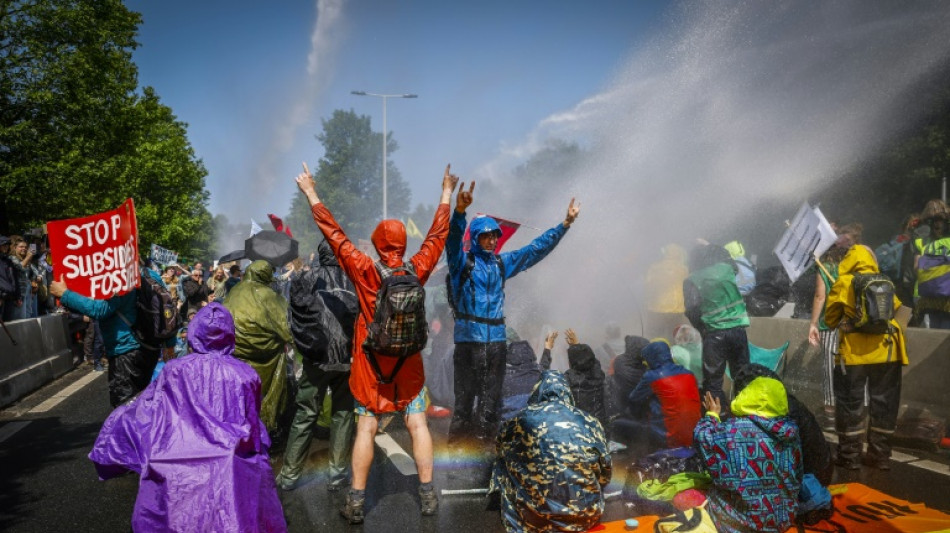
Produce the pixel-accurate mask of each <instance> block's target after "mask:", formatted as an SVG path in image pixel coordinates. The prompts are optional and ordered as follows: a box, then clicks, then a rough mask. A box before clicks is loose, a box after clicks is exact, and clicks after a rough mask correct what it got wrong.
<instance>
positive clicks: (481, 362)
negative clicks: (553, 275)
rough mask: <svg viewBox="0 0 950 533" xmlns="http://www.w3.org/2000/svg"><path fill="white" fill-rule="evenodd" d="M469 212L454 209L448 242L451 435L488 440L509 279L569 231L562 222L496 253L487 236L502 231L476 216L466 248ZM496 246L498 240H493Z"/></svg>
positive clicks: (497, 398)
mask: <svg viewBox="0 0 950 533" xmlns="http://www.w3.org/2000/svg"><path fill="white" fill-rule="evenodd" d="M465 222H466V221H465V213H464V212H461V213H460V212H459V211H458V209H457V208H456V210H455V211H454V212H453V213H452V220H451V223H450V225H449V235H448V240H447V241H446V246H445V248H446V257H447V260H448V266H449V280H448V281H449V287H448V288H449V291H450V294H451V295H452V300H451V301H452V302H453V304H454V311H455V353H454V354H453V362H454V367H455V368H454V380H453V381H454V384H455V410H454V413H453V415H452V423H451V425H450V427H449V440H450V441H457V440H458V439H460V438H466V437H476V438H482V439H486V440H487V439H490V438H491V437H492V436H494V434H495V432H496V429H497V423H498V409H499V406H500V403H501V387H502V383H503V382H504V375H505V358H506V351H507V345H506V343H505V340H506V339H505V290H504V289H505V281H506V280H507V279H510V278H513V277H514V276H516V275H518V274H519V273H521V272H524V271H525V270H527V269H529V268H531V267H532V266H534V265H535V264H537V263H538V262H539V261H541V260H542V259H544V258H545V257H547V255H548V254H549V253H551V251H552V250H554V248H555V247H556V246H557V244H558V243H559V242H560V241H561V238H562V237H564V235H565V234H566V233H567V230H568V226H566V225H564V224H558V225H557V226H555V227H553V228H551V229H549V230H547V231H545V232H544V233H543V234H541V235H540V236H539V237H537V238H535V239H534V240H533V241H531V243H529V244H528V245H527V246H524V247H522V248H519V249H517V250H513V251H510V252H504V253H501V254H496V253H495V250H494V248H493V249H490V250H486V249H483V248H482V246H481V245H480V244H479V242H480V240H481V238H482V237H483V236H489V235H490V234H495V235H498V236H500V235H501V228H499V226H498V223H497V222H495V219H493V218H492V217H489V216H477V217H475V218H474V219H472V223H471V225H470V227H469V234H470V235H471V239H472V244H471V249H470V250H469V251H468V252H466V251H465V250H464V249H463V248H462V235H463V234H464V233H465ZM492 246H494V244H492Z"/></svg>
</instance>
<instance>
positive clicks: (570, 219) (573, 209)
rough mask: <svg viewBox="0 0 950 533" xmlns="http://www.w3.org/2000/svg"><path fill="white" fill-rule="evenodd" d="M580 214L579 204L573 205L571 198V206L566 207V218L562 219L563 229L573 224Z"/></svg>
mask: <svg viewBox="0 0 950 533" xmlns="http://www.w3.org/2000/svg"><path fill="white" fill-rule="evenodd" d="M580 213H581V203H580V202H577V203H576V204H575V203H574V198H571V204H570V205H568V206H567V216H566V217H564V227H565V228H569V227H571V224H573V223H574V220H576V219H577V215H579V214H580Z"/></svg>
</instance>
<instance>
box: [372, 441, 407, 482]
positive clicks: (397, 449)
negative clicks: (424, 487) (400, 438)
mask: <svg viewBox="0 0 950 533" xmlns="http://www.w3.org/2000/svg"><path fill="white" fill-rule="evenodd" d="M376 445H377V446H379V447H380V448H382V450H383V453H385V454H386V457H389V460H390V461H392V463H393V465H394V466H395V467H396V469H397V470H399V473H400V474H402V475H404V476H412V475H415V474H416V473H417V472H416V462H415V461H413V460H412V457H409V454H408V453H406V450H403V449H402V447H401V446H399V444H398V443H397V442H396V441H395V440H393V438H392V437H390V436H389V435H388V434H386V433H380V434H379V435H376Z"/></svg>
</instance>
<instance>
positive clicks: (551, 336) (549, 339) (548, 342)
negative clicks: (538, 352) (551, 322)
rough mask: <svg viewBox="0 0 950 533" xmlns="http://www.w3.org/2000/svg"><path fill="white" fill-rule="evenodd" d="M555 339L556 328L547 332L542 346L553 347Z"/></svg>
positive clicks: (549, 348) (550, 348)
mask: <svg viewBox="0 0 950 533" xmlns="http://www.w3.org/2000/svg"><path fill="white" fill-rule="evenodd" d="M555 339H557V330H554V331H552V332H551V333H548V336H547V337H545V339H544V347H545V348H547V349H548V350H553V349H554V340H555Z"/></svg>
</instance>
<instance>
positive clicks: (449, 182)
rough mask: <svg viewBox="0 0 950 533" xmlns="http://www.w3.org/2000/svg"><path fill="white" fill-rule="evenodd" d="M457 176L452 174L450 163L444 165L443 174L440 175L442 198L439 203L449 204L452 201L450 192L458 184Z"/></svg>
mask: <svg viewBox="0 0 950 533" xmlns="http://www.w3.org/2000/svg"><path fill="white" fill-rule="evenodd" d="M458 182H459V177H458V176H456V175H455V174H452V164H451V163H449V164H448V165H445V174H444V175H443V176H442V199H441V200H440V203H443V204H449V203H451V202H452V192H453V191H455V186H456V185H458Z"/></svg>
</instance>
